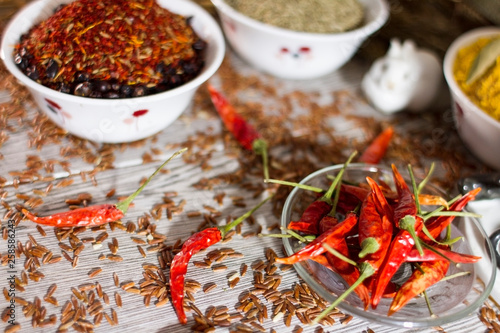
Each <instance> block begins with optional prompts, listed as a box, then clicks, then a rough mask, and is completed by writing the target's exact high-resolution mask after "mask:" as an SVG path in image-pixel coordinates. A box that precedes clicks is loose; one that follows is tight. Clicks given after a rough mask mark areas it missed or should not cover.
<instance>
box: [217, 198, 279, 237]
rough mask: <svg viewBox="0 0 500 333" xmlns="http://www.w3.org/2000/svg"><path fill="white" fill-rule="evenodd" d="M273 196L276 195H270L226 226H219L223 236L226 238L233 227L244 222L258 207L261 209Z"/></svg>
mask: <svg viewBox="0 0 500 333" xmlns="http://www.w3.org/2000/svg"><path fill="white" fill-rule="evenodd" d="M273 196H274V194H271V195H269V196H268V197H267V198H265V199H264V200H262V201H261V202H260V203H259V204H257V206H255V207H253V208H252V209H250V210H249V211H248V212H246V213H245V214H243V215H241V216H240V217H238V218H237V219H236V220H233V221H232V222H231V223H229V224H226V225H225V226H221V227H218V229H219V231H220V233H221V235H222V238H224V236H225V235H226V234H227V233H228V232H229V231H230V230H231V229H233V228H234V227H236V226H237V225H238V224H240V223H241V222H243V221H244V220H245V219H246V218H248V217H250V216H251V215H252V214H253V213H254V212H255V211H256V210H257V209H259V208H260V207H261V206H262V205H264V204H265V203H266V202H267V201H269V199H271V198H272V197H273Z"/></svg>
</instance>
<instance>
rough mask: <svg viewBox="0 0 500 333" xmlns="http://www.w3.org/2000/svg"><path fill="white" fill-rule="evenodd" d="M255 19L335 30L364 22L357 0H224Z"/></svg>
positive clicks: (292, 26)
mask: <svg viewBox="0 0 500 333" xmlns="http://www.w3.org/2000/svg"><path fill="white" fill-rule="evenodd" d="M225 1H226V2H227V4H228V5H230V6H231V7H233V8H234V9H236V10H237V11H239V12H241V13H242V14H244V15H246V16H249V17H251V18H253V19H255V20H257V21H261V22H264V23H267V24H270V25H274V26H277V27H280V28H285V29H289V30H295V31H302V32H312V33H335V32H342V31H346V30H351V29H354V28H356V27H357V26H359V25H360V23H361V22H362V21H363V17H364V13H363V7H362V6H361V4H360V3H359V2H358V1H357V0H312V1H303V0H275V1H259V0H225Z"/></svg>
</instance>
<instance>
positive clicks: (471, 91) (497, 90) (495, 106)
mask: <svg viewBox="0 0 500 333" xmlns="http://www.w3.org/2000/svg"><path fill="white" fill-rule="evenodd" d="M497 38H498V37H497ZM492 40H493V39H492V38H479V39H478V40H476V41H475V42H474V43H472V44H470V45H468V46H466V47H464V48H462V49H460V50H459V51H458V53H457V57H456V59H455V63H454V65H453V76H454V78H455V80H456V82H457V83H458V85H459V86H460V88H461V89H462V91H463V92H464V93H465V94H466V95H467V96H468V97H469V98H470V99H471V101H472V102H473V103H474V104H476V105H477V106H478V107H479V108H480V109H481V110H483V111H484V112H486V113H487V114H489V115H490V116H491V117H493V118H494V119H496V120H497V121H500V62H499V61H498V59H499V58H497V61H496V63H495V64H494V65H493V66H492V67H491V68H489V69H488V70H487V71H486V72H485V73H484V74H483V75H482V76H481V77H480V78H478V79H476V80H474V81H473V82H471V83H470V84H468V82H467V79H468V77H469V72H470V70H471V67H472V66H473V63H474V60H475V59H476V56H477V55H478V53H479V52H480V51H481V50H482V49H483V48H484V47H485V46H486V45H487V44H488V43H490V42H491V41H492Z"/></svg>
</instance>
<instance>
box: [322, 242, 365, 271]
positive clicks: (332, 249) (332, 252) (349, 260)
mask: <svg viewBox="0 0 500 333" xmlns="http://www.w3.org/2000/svg"><path fill="white" fill-rule="evenodd" d="M323 247H324V248H325V249H326V250H327V251H328V252H330V253H331V254H333V255H334V256H336V257H337V258H339V259H340V260H343V261H345V262H346V263H348V264H351V265H353V266H357V265H358V264H357V263H356V262H355V261H353V260H351V259H349V258H347V257H346V256H344V255H343V254H342V253H340V252H339V251H337V250H335V249H334V248H333V247H331V246H330V245H328V244H327V243H323Z"/></svg>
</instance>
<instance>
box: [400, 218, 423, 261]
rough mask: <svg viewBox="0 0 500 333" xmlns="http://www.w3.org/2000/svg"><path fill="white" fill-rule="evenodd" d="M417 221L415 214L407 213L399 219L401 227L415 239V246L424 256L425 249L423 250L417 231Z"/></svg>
mask: <svg viewBox="0 0 500 333" xmlns="http://www.w3.org/2000/svg"><path fill="white" fill-rule="evenodd" d="M415 223H416V219H415V217H414V216H411V215H406V216H405V217H403V218H402V219H401V220H400V221H399V228H400V229H402V230H406V231H407V232H409V233H410V235H411V237H412V238H413V241H414V242H415V247H416V248H417V250H418V253H419V254H420V255H421V256H423V255H424V251H423V250H422V244H421V243H420V239H419V238H418V236H417V233H416V231H415Z"/></svg>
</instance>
